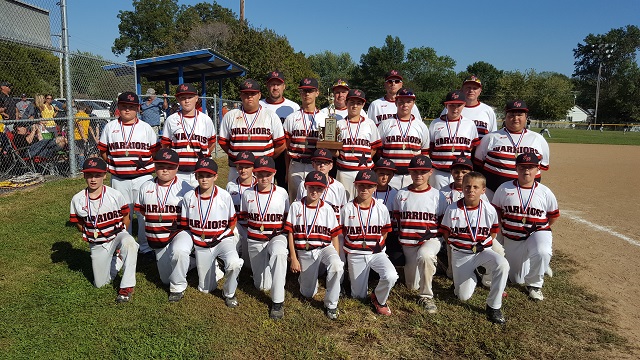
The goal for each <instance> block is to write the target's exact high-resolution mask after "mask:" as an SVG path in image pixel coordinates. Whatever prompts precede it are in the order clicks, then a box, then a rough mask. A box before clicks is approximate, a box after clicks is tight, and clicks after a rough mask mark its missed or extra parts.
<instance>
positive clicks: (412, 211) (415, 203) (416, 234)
mask: <svg viewBox="0 0 640 360" xmlns="http://www.w3.org/2000/svg"><path fill="white" fill-rule="evenodd" d="M447 206H449V204H448V203H447V199H446V198H445V197H444V194H442V193H441V192H440V191H438V190H436V189H434V188H432V187H431V186H429V187H428V188H427V189H426V190H421V191H417V190H410V189H409V187H407V188H404V189H400V190H398V194H397V195H396V198H395V201H394V203H393V215H394V217H395V218H396V220H397V221H398V227H399V231H398V240H399V242H400V244H401V245H404V246H420V245H422V244H423V243H424V242H425V241H426V240H428V239H427V235H428V233H427V231H428V232H430V233H431V235H433V236H436V235H437V233H438V226H439V225H440V221H441V219H442V215H443V214H444V211H445V210H446V209H447Z"/></svg>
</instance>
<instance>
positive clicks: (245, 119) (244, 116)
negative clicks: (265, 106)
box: [242, 105, 262, 141]
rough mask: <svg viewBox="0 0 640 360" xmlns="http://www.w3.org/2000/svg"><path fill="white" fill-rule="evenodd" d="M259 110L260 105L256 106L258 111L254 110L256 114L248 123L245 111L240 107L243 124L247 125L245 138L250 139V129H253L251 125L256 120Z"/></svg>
mask: <svg viewBox="0 0 640 360" xmlns="http://www.w3.org/2000/svg"><path fill="white" fill-rule="evenodd" d="M260 111H262V105H261V106H259V107H258V111H257V112H256V115H255V116H254V117H253V120H252V121H251V124H249V120H247V113H246V112H244V109H242V117H243V118H244V124H245V126H246V127H247V140H248V141H251V129H253V125H254V124H255V123H256V120H258V116H259V115H260Z"/></svg>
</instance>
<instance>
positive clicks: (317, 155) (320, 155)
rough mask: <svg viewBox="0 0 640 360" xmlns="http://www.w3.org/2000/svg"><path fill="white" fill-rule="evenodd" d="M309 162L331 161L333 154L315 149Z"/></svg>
mask: <svg viewBox="0 0 640 360" xmlns="http://www.w3.org/2000/svg"><path fill="white" fill-rule="evenodd" d="M311 160H312V161H313V160H324V161H333V154H332V153H331V151H329V150H327V149H316V151H314V152H313V155H311Z"/></svg>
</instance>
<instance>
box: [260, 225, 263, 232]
mask: <svg viewBox="0 0 640 360" xmlns="http://www.w3.org/2000/svg"><path fill="white" fill-rule="evenodd" d="M263 232H264V225H260V233H263Z"/></svg>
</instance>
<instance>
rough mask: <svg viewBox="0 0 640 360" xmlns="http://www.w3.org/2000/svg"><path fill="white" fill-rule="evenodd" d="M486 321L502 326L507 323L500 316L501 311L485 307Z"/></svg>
mask: <svg viewBox="0 0 640 360" xmlns="http://www.w3.org/2000/svg"><path fill="white" fill-rule="evenodd" d="M486 313H487V320H489V321H491V322H492V323H494V324H504V323H506V322H507V319H505V318H504V315H502V311H501V310H500V309H494V308H492V307H490V306H489V305H487V309H486Z"/></svg>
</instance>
